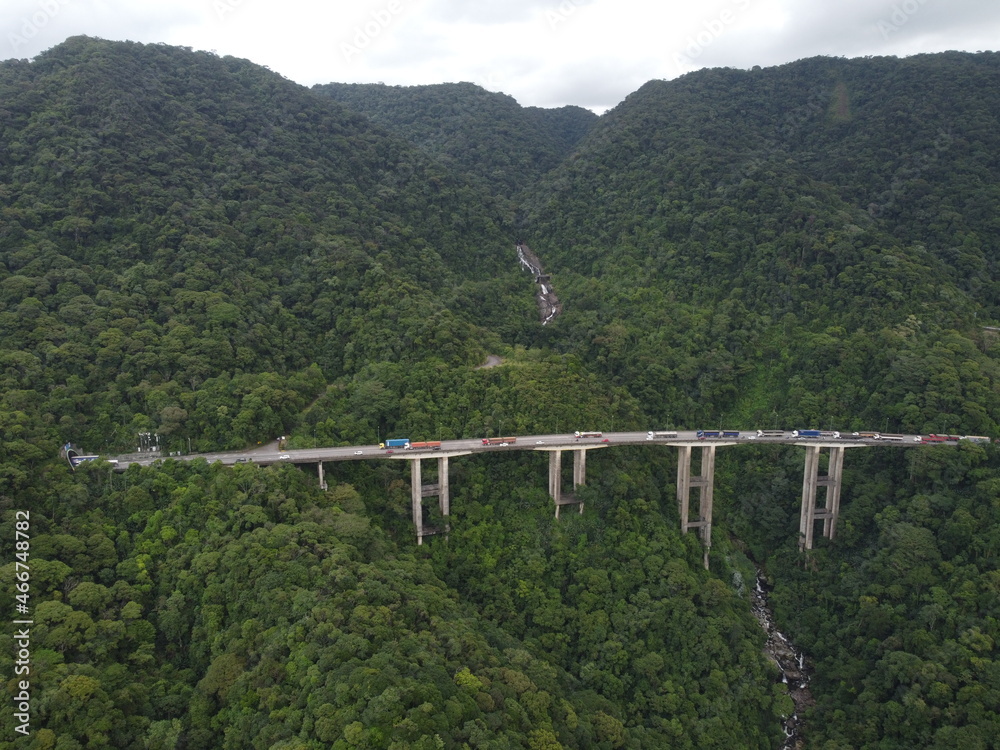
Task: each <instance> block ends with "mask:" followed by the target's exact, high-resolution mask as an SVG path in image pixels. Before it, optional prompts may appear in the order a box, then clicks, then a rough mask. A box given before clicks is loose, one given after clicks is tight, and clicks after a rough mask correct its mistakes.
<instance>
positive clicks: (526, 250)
mask: <svg viewBox="0 0 1000 750" xmlns="http://www.w3.org/2000/svg"><path fill="white" fill-rule="evenodd" d="M517 258H518V260H519V261H520V263H521V266H522V267H523V268H525V269H526V270H528V271H530V272H531V273H532V274H534V276H535V283H536V284H537V285H538V291H537V292H536V293H535V299H537V300H538V311H539V314H540V315H541V319H542V325H545V324H547V323H548V322H549V321H550V320H552V319H553V318H554V317H555V316H556V315H558V314H559V313H560V312H562V303H561V302H559V298H558V297H556V295H555V292H553V291H552V282H551V280H550V278H549V276H548V275H547V274H546V273H544V272H543V271H542V263H541V261H540V260H538V256H537V255H535V254H534V253H533V252H532V251H531V248H530V247H528V246H527V245H525V244H524V243H523V242H520V241H519V242H518V243H517Z"/></svg>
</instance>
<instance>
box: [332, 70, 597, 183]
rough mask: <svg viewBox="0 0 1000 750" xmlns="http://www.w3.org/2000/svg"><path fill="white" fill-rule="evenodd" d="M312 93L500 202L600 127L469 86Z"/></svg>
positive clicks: (570, 113)
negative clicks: (456, 173) (416, 149)
mask: <svg viewBox="0 0 1000 750" xmlns="http://www.w3.org/2000/svg"><path fill="white" fill-rule="evenodd" d="M313 90H314V91H316V92H317V93H320V94H323V95H326V96H329V97H331V98H333V99H336V100H337V101H339V102H342V103H344V104H345V105H347V106H348V107H350V108H351V109H353V110H355V111H357V112H363V113H364V114H365V115H367V116H368V117H370V118H371V119H372V121H373V122H376V123H378V124H380V125H382V126H384V127H386V128H388V129H390V130H392V131H394V132H396V133H398V134H399V135H401V136H403V137H404V138H406V140H408V141H410V142H411V143H413V144H415V145H416V146H418V147H419V148H421V149H422V150H424V151H426V152H427V153H430V154H434V155H435V156H437V157H438V158H439V159H440V160H441V161H442V162H443V163H445V164H447V165H448V166H450V167H452V168H453V169H455V170H457V171H459V172H462V173H464V174H466V175H468V176H470V177H471V178H473V179H476V180H481V181H483V182H484V183H485V184H486V185H488V186H489V188H490V189H491V190H492V191H493V192H494V193H496V194H498V195H504V196H511V195H513V194H515V193H517V192H518V191H520V190H523V189H524V188H525V187H527V186H529V185H533V184H534V183H535V182H537V181H538V179H539V178H540V177H541V176H542V175H544V174H545V173H546V172H548V171H549V170H551V169H553V168H554V167H556V166H557V165H558V164H559V163H560V162H561V161H562V160H563V159H565V158H566V156H567V155H568V154H569V152H570V151H572V149H573V147H574V146H575V145H576V144H577V143H578V142H579V141H580V139H581V138H583V137H584V136H585V135H586V134H587V131H588V130H589V129H590V128H591V127H592V126H593V125H594V124H595V123H596V122H597V115H595V114H594V113H593V112H591V111H590V110H587V109H584V108H583V107H559V108H557V109H544V108H542V107H522V106H521V105H519V104H518V103H517V102H516V101H515V100H514V99H513V98H512V97H510V96H507V95H506V94H494V93H491V92H489V91H486V90H485V89H483V88H481V87H479V86H476V85H475V84H472V83H442V84H437V85H433V86H386V85H384V84H367V83H365V84H362V83H354V84H349V83H327V84H321V85H317V86H314V87H313Z"/></svg>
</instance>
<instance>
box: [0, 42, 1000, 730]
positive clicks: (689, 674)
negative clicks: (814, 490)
mask: <svg viewBox="0 0 1000 750" xmlns="http://www.w3.org/2000/svg"><path fill="white" fill-rule="evenodd" d="M998 70H1000V56H998V55H996V54H992V53H983V54H977V55H966V54H955V53H948V54H943V55H934V56H922V57H917V58H911V59H908V60H896V59H873V60H856V61H847V60H831V59H813V60H803V61H800V62H798V63H795V64H793V65H788V66H783V67H781V68H776V69H771V70H754V71H735V70H717V71H702V72H700V73H696V74H691V75H689V76H685V77H684V78H682V79H679V80H677V81H670V82H664V81H654V82H650V83H649V84H647V85H645V86H644V87H642V88H641V89H640V90H639V91H637V92H635V93H634V94H633V95H631V96H630V97H629V98H628V99H627V100H626V101H624V102H622V104H621V105H620V106H619V107H617V108H616V109H614V110H612V111H611V112H609V113H608V114H607V115H605V116H603V117H601V118H596V117H594V116H593V115H591V114H590V113H587V112H585V111H583V110H578V108H563V109H561V110H556V111H551V112H550V111H543V110H536V109H532V108H520V107H519V106H518V105H517V104H516V103H515V102H513V100H511V99H509V97H504V96H502V95H497V94H490V93H488V92H485V91H483V90H482V89H480V88H478V87H475V86H472V85H471V84H450V85H442V86H428V87H414V88H407V89H402V88H395V87H385V86H346V85H341V84H330V85H329V86H321V87H316V88H315V89H314V90H306V89H303V88H302V87H299V86H296V85H294V84H292V83H291V82H289V81H286V80H284V79H282V78H281V77H280V76H278V75H275V74H273V73H271V72H269V71H267V70H265V69H262V68H260V67H258V66H255V65H253V64H251V63H249V62H247V61H243V60H236V59H233V58H228V57H227V58H219V57H217V56H215V55H212V54H208V53H203V52H193V51H191V50H187V49H179V48H172V47H167V46H163V45H140V44H132V43H110V42H104V41H100V40H95V39H89V38H83V37H79V38H73V39H70V40H68V41H66V42H65V43H63V44H62V45H60V46H58V47H56V48H54V49H52V50H50V51H49V52H47V53H45V54H43V55H41V56H39V57H38V58H37V59H36V60H34V61H32V62H27V61H6V62H4V63H2V64H0V303H2V304H0V424H2V427H3V439H2V440H0V515H2V517H3V519H4V522H5V528H6V529H8V532H6V536H5V537H4V539H5V545H6V546H5V547H4V550H5V555H4V557H3V558H2V559H0V567H2V570H3V574H4V576H5V580H6V581H7V582H8V584H7V586H6V587H5V588H4V589H3V591H2V593H0V611H3V612H5V613H8V614H9V613H11V612H13V611H14V606H15V600H14V598H13V597H14V595H15V593H16V592H15V590H14V588H13V587H12V586H11V583H10V582H13V581H14V580H15V567H16V566H15V560H16V558H14V557H13V556H12V554H9V553H8V551H9V550H13V549H14V547H13V539H12V538H11V531H10V530H12V529H13V528H14V525H13V524H14V518H15V512H16V511H19V510H21V511H24V510H27V511H30V518H31V524H30V526H31V528H30V534H31V540H30V558H29V563H30V570H31V589H30V591H31V599H30V603H31V614H32V617H33V621H34V625H33V628H32V635H31V649H32V660H33V661H32V667H31V668H32V671H31V691H32V699H31V700H32V735H31V737H30V738H28V739H26V740H17V739H16V735H15V732H14V723H13V722H14V720H13V718H12V716H11V712H10V711H5V712H3V713H2V714H0V716H2V720H0V733H2V736H3V737H4V738H5V739H4V740H3V742H8V743H10V744H11V746H15V747H21V746H23V747H31V748H58V749H59V750H70V749H73V748H91V747H93V748H99V747H116V748H217V747H221V748H241V749H242V748H272V747H273V748H310V749H311V748H317V749H318V748H327V747H335V748H353V747H368V748H393V749H394V750H401V749H402V748H465V747H468V748H496V749H497V750H500V749H501V748H533V749H535V750H538V749H542V748H545V749H548V748H559V747H566V748H629V749H636V750H639V749H644V748H649V749H652V748H662V747H678V748H699V749H700V748H733V747H739V748H761V750H764V749H765V748H774V747H776V746H777V745H778V744H779V743H780V741H781V739H782V731H781V720H782V718H783V717H784V716H785V715H787V714H788V712H789V710H790V700H789V697H788V693H787V689H786V687H785V686H784V685H783V684H782V683H781V682H780V678H779V675H778V674H777V673H776V671H775V669H774V667H773V666H771V664H770V662H769V661H768V660H767V659H766V658H765V656H764V655H763V654H762V651H761V649H762V647H763V642H764V637H763V633H762V632H761V630H760V628H759V627H758V625H757V623H756V621H755V619H754V618H753V616H752V615H751V613H750V608H749V602H748V599H747V596H746V586H745V584H744V583H742V582H744V581H745V580H746V577H747V571H748V569H749V568H748V563H747V562H746V561H747V557H749V558H751V559H753V560H754V561H755V562H756V563H757V564H758V565H759V566H761V567H762V569H763V570H764V572H765V575H766V576H767V577H768V579H769V580H770V582H771V583H772V584H773V586H774V592H773V603H774V606H775V612H776V615H777V617H778V619H779V623H780V626H781V627H782V629H783V630H784V631H785V632H787V633H788V634H789V635H790V636H792V638H793V639H794V640H795V641H796V642H797V643H798V644H799V645H800V646H801V647H803V648H804V649H805V651H806V653H807V654H808V656H809V658H810V660H811V661H812V662H813V664H814V666H815V676H814V678H813V684H812V687H813V694H814V697H815V700H816V705H815V707H814V708H813V709H812V710H811V711H810V712H809V713H808V714H807V715H806V716H805V717H804V719H805V721H806V732H807V738H808V746H810V747H821V748H823V749H824V750H841V749H844V750H846V749H847V748H879V749H880V750H885V749H888V748H918V747H926V748H941V749H942V750H943V748H952V747H955V746H958V745H961V746H963V747H968V748H969V749H970V750H972V749H974V748H990V747H994V746H995V744H996V740H995V735H996V731H995V729H996V726H997V725H998V724H1000V717H998V712H1000V681H998V679H997V675H998V671H997V670H998V667H997V663H996V643H997V639H998V638H1000V628H998V624H997V623H998V622H1000V586H998V581H1000V570H998V554H1000V536H998V531H997V530H998V529H1000V517H998V515H997V514H998V512H1000V510H998V507H997V503H996V497H997V492H998V488H1000V464H998V460H997V459H998V448H997V446H983V445H975V444H971V443H970V444H963V445H961V446H960V447H959V448H954V447H940V446H938V447H923V448H913V449H911V450H907V451H900V450H891V449H873V450H865V451H850V452H849V453H848V458H847V461H846V467H845V485H844V493H843V511H842V520H841V524H840V526H839V527H838V534H837V538H836V539H835V541H833V542H829V541H827V540H821V541H820V543H819V544H818V549H816V550H814V551H813V552H811V553H810V554H808V555H802V554H800V553H799V552H798V551H797V549H796V534H797V530H798V518H797V511H798V496H799V492H800V488H801V471H802V463H801V460H802V457H801V453H800V452H799V451H797V450H796V449H795V448H782V449H771V450H769V449H767V448H765V447H763V446H756V445H746V446H743V447H741V448H740V449H739V450H736V449H732V450H723V451H720V454H719V460H718V466H717V484H716V499H715V524H714V526H715V529H714V533H713V539H714V546H713V549H712V554H711V559H710V563H711V564H710V570H705V569H704V568H703V566H702V549H701V545H700V542H699V540H698V539H697V537H696V536H695V535H694V534H689V535H681V534H680V533H679V523H678V518H677V511H676V503H675V499H674V491H673V489H672V488H673V487H674V483H675V479H676V478H675V476H674V457H673V454H672V453H664V452H663V451H662V450H657V449H654V448H650V447H645V446H642V447H631V448H619V449H616V450H614V451H596V452H594V453H592V454H591V457H590V458H588V485H587V486H586V487H585V488H582V489H581V490H580V491H579V494H580V498H581V499H582V500H584V501H585V503H586V512H585V513H584V514H583V515H577V514H574V513H567V514H565V515H564V517H563V518H562V519H561V520H559V521H556V520H555V519H554V518H552V505H551V499H550V498H549V497H548V495H547V493H546V491H545V481H544V477H545V468H546V467H545V465H544V461H543V459H542V458H540V457H539V456H538V455H531V454H509V453H505V454H503V455H484V456H477V457H474V458H472V457H470V458H458V459H455V460H454V461H453V462H452V466H451V488H452V515H451V517H450V519H449V522H450V527H451V531H450V534H449V535H448V537H447V538H445V537H435V538H432V539H429V540H428V542H427V544H425V545H424V546H422V547H417V546H415V545H414V544H413V533H412V527H411V521H410V492H409V474H408V472H407V471H405V467H404V465H403V463H402V462H400V463H395V462H381V461H378V462H370V463H369V462H364V463H361V462H359V463H350V464H340V465H338V466H337V467H336V471H330V472H329V474H328V479H330V489H329V490H327V491H322V490H320V489H319V488H318V487H317V481H316V477H315V475H312V474H311V473H310V472H308V471H305V470H300V469H297V468H295V467H293V466H288V465H284V466H274V467H269V468H261V467H258V466H255V465H253V464H246V465H240V466H236V467H231V468H224V467H222V466H221V465H208V464H207V463H205V462H204V461H202V460H197V461H193V462H190V463H186V462H174V461H170V460H167V461H164V462H162V463H161V464H159V465H157V466H154V467H148V468H140V467H139V466H133V467H131V468H130V469H129V470H128V471H127V472H124V473H122V474H117V473H114V472H113V471H111V469H110V467H109V466H108V465H106V464H101V463H95V464H92V465H88V466H85V467H83V468H81V469H80V470H78V471H77V472H75V473H72V472H71V471H70V470H69V468H68V466H67V465H66V464H65V462H64V461H61V460H60V459H59V458H58V452H59V447H60V446H62V445H63V444H65V443H66V442H67V441H71V442H73V443H75V444H77V445H78V446H80V447H81V448H82V449H84V450H85V451H88V452H91V451H92V452H102V453H117V452H126V451H130V450H133V449H134V448H135V446H136V442H135V441H136V440H137V435H138V434H139V433H146V432H150V433H155V434H157V435H158V436H159V440H160V442H161V444H162V445H163V446H165V449H166V450H168V451H182V452H187V451H193V452H207V451H215V450H223V449H235V448H242V447H246V446H252V445H255V444H257V443H258V442H264V441H270V440H272V439H273V438H274V437H275V436H277V435H279V434H284V435H290V436H291V437H290V445H291V446H294V447H307V446H313V445H331V444H343V445H350V444H358V443H373V442H375V441H376V440H377V439H378V438H380V437H381V438H385V437H386V436H389V435H393V434H395V435H401V434H406V435H408V436H411V437H413V438H414V439H448V438H455V437H475V436H483V435H496V434H498V433H501V432H503V433H507V434H510V433H514V434H516V433H522V434H523V433H530V432H536V431H537V432H549V431H560V432H562V431H565V432H570V431H572V430H574V429H578V428H582V427H586V428H598V429H608V430H610V429H611V428H612V424H613V426H614V428H615V429H647V428H659V429H668V428H673V427H687V428H696V427H726V428H748V427H751V426H753V427H775V426H776V427H788V428H791V427H823V428H827V427H830V428H837V429H857V428H876V429H887V430H890V431H896V430H898V431H904V430H906V431H914V432H924V433H927V432H949V433H951V432H961V433H966V434H984V435H991V436H994V437H998V436H1000V429H998V424H1000V397H998V395H997V394H998V393H1000V369H998V357H997V354H998V349H997V348H996V335H997V334H996V333H995V332H994V331H990V330H988V329H987V328H986V327H988V326H994V325H996V324H997V323H998V322H1000V310H998V305H1000V301H998V300H1000V295H998V287H997V282H996V278H997V264H998V256H997V248H998V242H1000V233H998V226H997V224H996V219H995V218H994V217H993V215H992V214H991V212H990V210H989V209H990V208H991V207H992V206H994V205H995V204H996V202H997V185H998V184H1000V179H998V178H1000V174H998V169H1000V167H998V164H997V162H996V158H995V156H996V154H997V153H998V152H1000V143H998V142H997V139H998V138H1000V136H998V135H997V133H1000V128H998V123H997V122H996V113H997V112H998V111H1000V101H998V97H1000V86H997V85H996V84H997V80H996V77H997V74H998ZM515 239H524V240H525V241H527V242H528V243H529V244H530V245H531V246H532V248H533V249H534V250H535V251H536V252H537V253H538V254H539V256H540V257H541V259H542V261H543V263H544V265H545V268H546V270H547V271H550V272H551V273H552V275H553V282H554V284H555V285H556V287H557V289H558V293H559V297H560V299H561V300H562V302H563V305H564V310H563V313H562V314H561V315H560V316H559V317H557V318H556V319H555V320H554V321H553V322H552V323H551V324H549V325H547V326H545V327H542V326H539V325H538V322H537V312H536V307H535V302H534V300H533V291H534V290H533V283H532V279H531V278H530V277H529V276H528V275H527V274H524V273H523V272H521V271H520V270H519V268H518V265H517V262H516V257H515V254H514V247H513V246H514V241H515ZM488 354H495V355H500V356H501V357H502V358H503V362H502V364H500V365H499V366H496V367H490V368H482V369H480V365H482V364H483V363H484V362H485V361H486V358H487V355H488ZM430 512H431V516H432V517H433V516H434V514H435V513H436V512H437V511H436V510H432V511H430ZM433 520H439V519H436V518H434V519H433ZM14 653H15V644H14V639H13V637H12V631H11V629H10V628H9V627H8V628H6V629H3V630H2V632H0V663H2V664H3V667H4V671H5V674H8V675H11V674H12V670H11V671H8V670H7V667H8V666H11V655H12V654H14ZM5 687H6V690H7V693H8V696H13V695H14V694H15V693H16V689H17V685H16V683H15V682H14V681H8V682H7V683H5Z"/></svg>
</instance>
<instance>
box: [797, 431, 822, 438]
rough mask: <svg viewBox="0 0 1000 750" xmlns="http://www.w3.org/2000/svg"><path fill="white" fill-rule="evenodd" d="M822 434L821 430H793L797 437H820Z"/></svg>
mask: <svg viewBox="0 0 1000 750" xmlns="http://www.w3.org/2000/svg"><path fill="white" fill-rule="evenodd" d="M821 434H822V433H821V432H820V431H819V430H795V431H794V432H792V435H793V436H794V437H795V438H818V437H819V436H820V435H821Z"/></svg>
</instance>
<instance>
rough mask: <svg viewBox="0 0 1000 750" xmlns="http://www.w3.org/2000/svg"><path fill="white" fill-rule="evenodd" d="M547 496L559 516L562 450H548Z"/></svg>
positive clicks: (557, 516)
mask: <svg viewBox="0 0 1000 750" xmlns="http://www.w3.org/2000/svg"><path fill="white" fill-rule="evenodd" d="M549 496H550V497H551V498H552V500H553V502H554V503H555V506H556V518H559V503H560V501H561V500H562V451H560V450H555V451H549Z"/></svg>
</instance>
